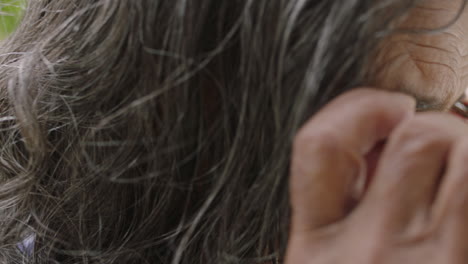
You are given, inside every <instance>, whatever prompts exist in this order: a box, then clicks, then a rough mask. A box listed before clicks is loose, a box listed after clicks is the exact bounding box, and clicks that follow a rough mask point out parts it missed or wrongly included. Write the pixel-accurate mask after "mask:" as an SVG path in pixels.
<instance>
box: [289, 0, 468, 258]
mask: <svg viewBox="0 0 468 264" xmlns="http://www.w3.org/2000/svg"><path fill="white" fill-rule="evenodd" d="M463 1H464V0H451V1H441V0H423V1H421V2H419V3H418V5H417V6H416V7H414V8H413V9H412V10H411V11H410V12H409V14H408V15H407V16H406V17H405V18H403V19H402V20H401V21H400V22H399V24H398V25H399V26H398V28H400V29H401V30H402V31H401V33H395V34H392V35H390V36H388V37H387V38H385V39H383V41H382V42H381V45H380V46H379V47H378V50H377V52H376V54H375V56H374V59H373V60H372V61H371V63H370V65H371V69H370V71H369V74H370V76H372V78H370V83H371V84H372V86H374V87H378V89H356V90H354V91H351V92H348V93H346V94H343V95H341V96H340V97H338V98H336V99H335V100H334V101H332V102H331V103H330V104H329V105H327V106H326V107H324V108H323V109H322V110H321V111H320V112H319V113H318V114H316V115H315V116H314V117H313V118H312V119H311V120H309V121H308V122H307V123H306V124H305V125H304V127H303V128H302V129H301V130H300V131H299V133H298V134H297V136H296V138H295V141H294V144H293V153H292V159H291V172H290V196H291V205H292V219H291V232H290V240H289V243H288V248H287V254H286V258H285V263H286V264H300V263H305V264H308V263H311V264H312V263H313V264H325V263H350V264H370V263H379V264H380V263H382V264H393V263H398V264H400V263H428V264H442V263H444V264H445V263H455V264H456V263H468V225H466V223H467V222H468V166H466V161H468V127H467V125H466V122H463V121H461V120H460V119H459V118H456V117H454V116H451V115H449V114H446V113H415V101H414V100H413V98H412V97H415V98H416V99H417V101H418V106H419V104H420V102H421V101H423V102H424V104H423V105H424V108H425V110H438V111H446V110H448V109H450V107H451V106H452V105H453V104H454V103H455V102H456V101H457V100H458V99H459V98H460V96H461V95H462V94H464V93H465V90H466V88H467V87H468V77H467V76H468V60H467V55H468V7H466V8H465V10H464V11H463V12H462V13H460V16H459V18H458V20H456V22H455V23H452V24H450V22H453V21H454V19H455V18H456V16H457V14H459V10H460V8H461V7H462V6H463ZM449 24H450V26H448V27H445V26H447V25H449ZM442 27H445V28H443V30H436V31H434V32H422V33H408V32H406V33H405V30H407V29H409V30H415V31H421V30H423V31H424V30H431V29H437V28H442ZM384 90H387V91H384ZM404 94H409V95H411V96H407V95H404ZM383 141H384V142H385V144H382V142H383ZM379 146H383V147H381V149H382V150H381V151H380V150H378V149H379ZM376 150H377V151H376ZM370 157H373V158H370ZM374 167H375V169H374ZM363 178H364V179H365V181H366V182H367V183H368V185H366V188H365V190H364V191H362V189H359V188H356V186H360V185H361V184H359V182H362V179H363ZM356 190H358V191H359V190H360V191H361V193H359V192H358V196H356ZM359 195H362V196H361V197H359ZM356 197H358V200H357V201H356Z"/></svg>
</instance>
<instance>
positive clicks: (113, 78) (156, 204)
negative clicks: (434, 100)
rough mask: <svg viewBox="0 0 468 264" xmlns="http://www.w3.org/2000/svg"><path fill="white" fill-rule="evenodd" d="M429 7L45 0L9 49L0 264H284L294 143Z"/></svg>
mask: <svg viewBox="0 0 468 264" xmlns="http://www.w3.org/2000/svg"><path fill="white" fill-rule="evenodd" d="M413 2H414V1H410V0H385V1H371V0H318V1H312V0H310V1H309V0H236V1H219V0H197V1H187V0H171V1H163V0H78V1H71V0H60V1H51V0H30V1H29V3H28V6H27V8H26V10H25V15H24V18H23V20H22V22H21V24H20V25H19V28H18V29H17V31H16V32H15V33H13V34H12V35H11V36H10V37H9V38H8V39H6V40H5V41H4V42H3V43H2V44H1V47H0V54H1V56H0V60H1V62H0V65H1V67H0V94H1V95H0V105H1V107H0V114H1V115H0V146H1V152H0V215H1V217H0V261H1V262H2V263H172V264H179V263H190V264H198V263H199V264H202V263H226V264H227V263H232V264H234V263H246V264H254V263H259V264H263V263H274V262H275V261H276V260H278V259H279V260H280V261H281V256H282V255H283V253H284V251H285V248H286V244H287V238H288V227H289V200H288V165H289V158H290V146H291V141H292V138H293V137H294V134H295V132H296V131H297V129H298V128H299V127H300V125H301V124H302V123H303V122H304V121H305V120H306V119H307V118H308V117H310V116H311V115H312V114H313V113H314V112H315V111H317V110H318V109H319V108H320V107H321V106H323V104H325V103H326V102H328V101H329V100H331V99H332V98H333V97H334V96H336V95H338V94H340V93H342V92H343V91H346V90H348V89H351V88H352V87H355V86H356V85H363V84H365V78H364V76H365V71H366V68H365V65H366V61H367V60H368V59H369V56H370V54H372V50H374V48H375V47H376V45H377V43H378V41H379V39H381V38H382V37H383V36H385V35H386V34H389V33H390V32H391V28H392V24H393V23H392V22H394V21H395V20H396V19H398V18H400V17H402V16H404V14H405V12H406V10H408V8H410V7H411V5H413V4H414V3H413ZM31 237H34V249H33V250H32V249H31V250H22V247H19V246H18V245H19V244H18V243H21V241H24V240H25V239H26V238H31Z"/></svg>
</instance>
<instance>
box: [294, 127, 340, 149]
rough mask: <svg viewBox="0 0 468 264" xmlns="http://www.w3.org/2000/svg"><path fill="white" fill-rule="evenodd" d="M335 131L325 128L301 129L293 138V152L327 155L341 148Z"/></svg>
mask: <svg viewBox="0 0 468 264" xmlns="http://www.w3.org/2000/svg"><path fill="white" fill-rule="evenodd" d="M335 133H336V132H334V131H332V130H331V129H325V128H316V129H308V128H303V129H301V130H299V132H298V133H297V134H296V136H295V138H294V140H293V154H301V155H302V154H313V153H319V154H321V155H326V154H327V153H333V152H335V151H337V149H338V148H339V142H338V139H337V137H336V136H335Z"/></svg>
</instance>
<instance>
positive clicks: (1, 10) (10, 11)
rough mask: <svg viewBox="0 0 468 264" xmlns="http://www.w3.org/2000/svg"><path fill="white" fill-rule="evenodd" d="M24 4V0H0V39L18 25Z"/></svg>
mask: <svg viewBox="0 0 468 264" xmlns="http://www.w3.org/2000/svg"><path fill="white" fill-rule="evenodd" d="M25 6H26V0H0V39H3V38H5V37H6V36H8V35H9V34H10V33H11V32H13V31H14V30H15V28H16V27H17V26H18V23H19V21H20V20H21V17H22V15H23V11H24V9H25Z"/></svg>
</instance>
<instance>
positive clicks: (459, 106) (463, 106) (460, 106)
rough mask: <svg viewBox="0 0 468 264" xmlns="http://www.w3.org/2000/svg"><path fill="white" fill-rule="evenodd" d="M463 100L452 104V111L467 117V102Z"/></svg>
mask: <svg viewBox="0 0 468 264" xmlns="http://www.w3.org/2000/svg"><path fill="white" fill-rule="evenodd" d="M463 101H464V100H460V101H458V102H456V103H455V104H454V105H453V106H452V109H451V110H452V112H453V113H455V114H457V115H459V116H461V117H463V118H467V119H468V103H464V102H463Z"/></svg>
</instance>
